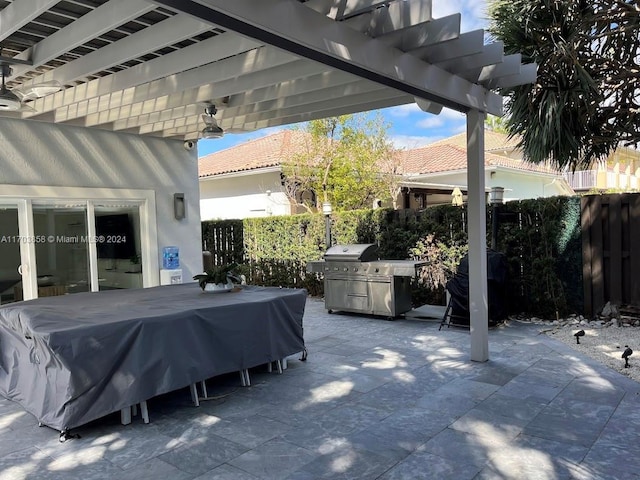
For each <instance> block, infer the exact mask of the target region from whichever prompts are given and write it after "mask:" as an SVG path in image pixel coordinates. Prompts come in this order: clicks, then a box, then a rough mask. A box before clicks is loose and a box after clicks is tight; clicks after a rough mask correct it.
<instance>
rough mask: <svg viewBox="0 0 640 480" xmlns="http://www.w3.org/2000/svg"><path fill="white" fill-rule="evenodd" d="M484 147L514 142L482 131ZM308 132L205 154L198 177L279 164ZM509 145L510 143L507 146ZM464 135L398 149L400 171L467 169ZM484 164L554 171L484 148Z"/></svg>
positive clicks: (303, 141) (298, 147)
mask: <svg viewBox="0 0 640 480" xmlns="http://www.w3.org/2000/svg"><path fill="white" fill-rule="evenodd" d="M485 135H486V136H485V146H487V147H493V149H494V150H503V149H505V148H512V146H513V145H515V142H512V143H509V142H508V141H507V136H506V135H503V134H498V133H495V132H491V131H485ZM308 140H309V134H307V133H305V132H302V131H299V130H282V131H281V132H278V133H275V134H273V135H269V136H266V137H262V138H258V139H255V140H250V141H248V142H245V143H242V144H240V145H236V146H234V147H231V148H227V149H226V150H221V151H219V152H215V153H211V154H209V155H205V156H203V157H201V158H200V159H199V160H198V176H199V177H200V178H203V177H210V176H215V175H221V174H224V173H233V172H242V171H249V170H257V169H260V168H268V167H277V166H279V165H281V163H282V161H283V160H285V159H286V158H287V157H288V156H289V155H290V154H291V152H295V151H297V150H302V149H304V148H306V147H305V146H306V144H307V142H308ZM510 145H511V146H510ZM465 147H466V134H464V133H462V134H460V135H454V136H453V137H450V138H447V139H444V140H440V141H438V142H435V143H432V144H430V145H427V146H425V147H421V148H415V149H412V150H404V151H401V152H399V155H400V157H401V163H402V167H401V168H400V171H401V172H402V173H403V174H405V175H406V174H413V175H417V174H428V173H440V172H446V171H451V170H466V168H467V153H466V148H465ZM485 163H486V165H487V166H502V167H507V168H514V169H518V170H527V171H536V172H543V173H557V171H556V170H554V169H552V168H549V167H547V166H545V165H534V164H531V163H527V162H523V161H520V160H514V159H511V158H508V157H504V156H501V155H495V154H492V153H490V152H489V150H487V153H485Z"/></svg>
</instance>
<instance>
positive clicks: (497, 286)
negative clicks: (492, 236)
mask: <svg viewBox="0 0 640 480" xmlns="http://www.w3.org/2000/svg"><path fill="white" fill-rule="evenodd" d="M508 273H509V269H508V263H507V257H506V255H505V254H504V253H500V252H496V251H494V250H487V296H488V303H489V305H488V307H489V315H488V320H489V325H490V326H493V325H496V324H497V323H498V322H500V321H502V320H504V318H505V317H506V315H507V308H506V299H505V290H506V285H507V277H508ZM446 289H447V291H448V292H449V295H450V298H449V302H448V304H447V308H446V310H445V313H444V317H443V318H442V322H441V324H440V328H442V326H443V325H445V324H446V325H455V326H465V327H468V326H469V322H470V319H469V256H468V254H467V255H465V256H464V257H463V258H462V260H460V264H459V265H458V269H457V271H456V274H455V275H454V277H453V278H452V279H451V280H449V281H448V282H447V285H446Z"/></svg>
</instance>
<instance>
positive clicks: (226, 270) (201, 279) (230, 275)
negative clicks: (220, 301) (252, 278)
mask: <svg viewBox="0 0 640 480" xmlns="http://www.w3.org/2000/svg"><path fill="white" fill-rule="evenodd" d="M237 267H238V264H237V263H231V264H228V265H215V266H214V267H212V268H210V269H208V270H205V271H204V273H199V274H198V275H195V276H194V277H193V279H194V280H197V281H198V284H199V285H200V288H201V289H202V290H203V291H205V292H208V291H229V290H231V289H232V288H233V285H234V284H239V283H241V279H240V277H239V276H238V275H236V274H235V273H234V271H233V270H234V269H235V268H237Z"/></svg>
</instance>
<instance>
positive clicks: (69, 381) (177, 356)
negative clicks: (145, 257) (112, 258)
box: [0, 283, 307, 432]
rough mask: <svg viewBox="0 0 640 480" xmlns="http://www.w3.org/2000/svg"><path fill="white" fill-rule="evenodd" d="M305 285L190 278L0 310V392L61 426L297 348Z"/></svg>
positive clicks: (301, 341)
mask: <svg viewBox="0 0 640 480" xmlns="http://www.w3.org/2000/svg"><path fill="white" fill-rule="evenodd" d="M306 296H307V293H306V290H303V289H282V288H268V287H253V286H246V287H244V288H242V289H236V290H234V291H232V292H228V293H220V294H212V293H204V292H202V290H201V289H200V288H199V287H198V284H197V283H189V284H184V285H171V286H163V287H153V288H146V289H131V290H109V291H103V292H93V293H91V292H89V293H79V294H74V295H65V296H59V297H46V298H39V299H36V300H30V301H26V302H18V303H15V304H10V305H7V306H2V307H0V394H1V395H3V396H4V397H6V398H8V399H11V400H14V401H16V402H18V403H20V404H21V405H22V406H23V407H24V408H25V409H26V410H27V411H29V412H30V413H32V414H33V415H35V417H36V418H37V419H38V421H39V422H41V423H42V424H44V425H48V426H50V427H53V428H56V429H58V430H60V431H62V432H65V431H67V430H69V429H71V428H75V427H78V426H80V425H83V424H85V423H88V422H90V421H92V420H94V419H97V418H100V417H102V416H104V415H107V414H109V413H112V412H117V411H119V410H121V409H123V408H128V407H129V406H131V405H135V404H137V403H140V402H142V401H145V400H147V399H149V398H151V397H154V396H156V395H159V394H162V393H167V392H170V391H173V390H177V389H179V388H183V387H187V386H189V385H192V384H193V383H195V382H198V381H201V380H204V379H206V378H210V377H213V376H216V375H220V374H224V373H228V372H233V371H240V370H243V369H248V368H251V367H255V366H257V365H262V364H265V363H269V362H272V361H276V360H279V359H282V358H286V357H287V356H289V355H292V354H295V353H297V352H301V351H303V350H304V339H303V329H302V317H303V314H304V308H305V301H306Z"/></svg>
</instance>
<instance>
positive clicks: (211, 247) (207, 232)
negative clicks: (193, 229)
mask: <svg viewBox="0 0 640 480" xmlns="http://www.w3.org/2000/svg"><path fill="white" fill-rule="evenodd" d="M202 249H203V250H204V251H209V252H211V256H212V261H213V264H214V265H226V264H230V263H234V262H236V263H242V262H243V261H244V232H243V227H242V220H229V221H221V222H203V231H202Z"/></svg>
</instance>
